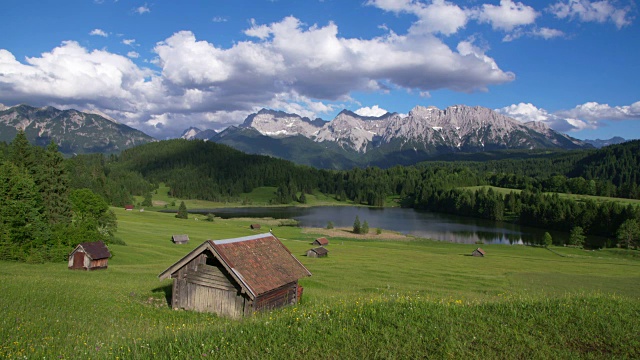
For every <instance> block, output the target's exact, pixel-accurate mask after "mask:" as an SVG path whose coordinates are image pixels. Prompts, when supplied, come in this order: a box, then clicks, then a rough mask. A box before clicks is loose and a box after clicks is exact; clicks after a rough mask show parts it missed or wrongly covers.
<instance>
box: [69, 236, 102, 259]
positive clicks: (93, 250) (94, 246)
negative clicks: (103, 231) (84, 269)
mask: <svg viewBox="0 0 640 360" xmlns="http://www.w3.org/2000/svg"><path fill="white" fill-rule="evenodd" d="M78 247H82V249H84V252H85V253H86V254H87V255H89V257H90V258H91V259H93V260H99V259H107V258H109V257H111V253H110V252H109V249H108V248H107V245H105V244H104V243H103V242H102V241H94V242H83V243H80V244H78V246H76V248H75V249H74V251H75V250H76V249H78Z"/></svg>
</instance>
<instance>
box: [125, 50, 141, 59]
mask: <svg viewBox="0 0 640 360" xmlns="http://www.w3.org/2000/svg"><path fill="white" fill-rule="evenodd" d="M127 57H130V58H132V59H137V58H139V57H140V54H138V53H137V52H135V51H129V52H128V53H127Z"/></svg>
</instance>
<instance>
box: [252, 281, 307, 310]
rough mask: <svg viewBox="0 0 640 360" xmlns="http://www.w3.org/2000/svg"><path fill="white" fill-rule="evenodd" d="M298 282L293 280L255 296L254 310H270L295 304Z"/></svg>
mask: <svg viewBox="0 0 640 360" xmlns="http://www.w3.org/2000/svg"><path fill="white" fill-rule="evenodd" d="M297 291H298V282H297V281H294V282H291V283H288V284H286V285H284V286H281V287H279V288H277V289H274V290H271V291H269V292H266V293H264V294H262V295H260V296H258V297H257V298H256V303H255V307H254V311H262V310H270V309H275V308H279V307H282V306H286V305H291V304H295V303H296V300H297Z"/></svg>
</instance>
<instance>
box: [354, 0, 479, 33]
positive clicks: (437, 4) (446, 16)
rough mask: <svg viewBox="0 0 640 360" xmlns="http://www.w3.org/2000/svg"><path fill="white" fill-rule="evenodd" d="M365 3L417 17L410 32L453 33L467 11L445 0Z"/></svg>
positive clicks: (387, 0)
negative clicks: (427, 2)
mask: <svg viewBox="0 0 640 360" xmlns="http://www.w3.org/2000/svg"><path fill="white" fill-rule="evenodd" d="M366 5H370V6H375V7H377V8H380V9H382V10H385V11H391V12H395V13H408V14H413V15H415V16H417V17H418V21H416V22H415V23H413V25H412V26H411V29H410V30H409V32H410V33H414V34H420V33H431V34H435V33H441V34H443V35H451V34H455V33H456V32H458V30H460V29H461V28H464V27H465V25H466V24H467V11H466V10H464V9H462V8H461V7H459V6H458V5H456V4H454V3H451V2H449V1H446V0H433V1H431V3H429V4H424V3H421V2H418V1H412V0H369V1H367V3H366Z"/></svg>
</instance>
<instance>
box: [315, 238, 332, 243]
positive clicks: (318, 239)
mask: <svg viewBox="0 0 640 360" xmlns="http://www.w3.org/2000/svg"><path fill="white" fill-rule="evenodd" d="M314 242H317V243H318V245H329V240H327V238H323V237H321V238H317V239H316V241H314Z"/></svg>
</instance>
